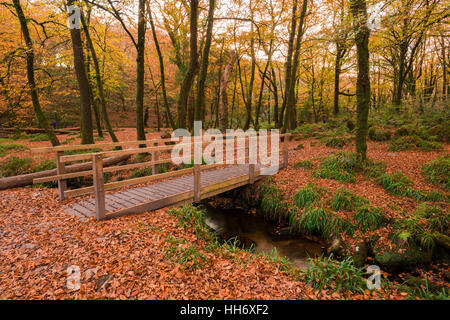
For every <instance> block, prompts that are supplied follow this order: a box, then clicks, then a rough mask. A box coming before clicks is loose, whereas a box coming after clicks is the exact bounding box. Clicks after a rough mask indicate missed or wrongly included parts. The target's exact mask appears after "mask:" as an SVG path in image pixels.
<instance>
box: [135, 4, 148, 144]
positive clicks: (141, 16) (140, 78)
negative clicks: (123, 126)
mask: <svg viewBox="0 0 450 320" xmlns="http://www.w3.org/2000/svg"><path fill="white" fill-rule="evenodd" d="M145 4H146V2H145V0H139V7H138V34H137V46H136V49H137V58H136V131H137V139H138V140H145V126H144V80H145V79H144V76H145V65H144V64H145V60H144V59H145V29H146V28H145V22H146V21H145Z"/></svg>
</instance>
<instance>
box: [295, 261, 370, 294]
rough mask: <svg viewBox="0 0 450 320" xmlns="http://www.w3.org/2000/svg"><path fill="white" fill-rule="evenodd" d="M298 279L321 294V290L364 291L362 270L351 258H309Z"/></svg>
mask: <svg viewBox="0 0 450 320" xmlns="http://www.w3.org/2000/svg"><path fill="white" fill-rule="evenodd" d="M300 280H302V281H304V282H306V283H308V284H309V285H310V286H312V287H313V288H314V289H316V290H317V291H319V293H320V294H322V290H324V289H331V290H332V291H333V292H336V291H337V292H344V291H351V292H364V289H365V287H366V286H365V281H364V271H363V269H359V268H357V267H355V266H354V265H353V262H352V260H351V258H350V257H349V258H347V259H345V260H343V261H337V260H334V259H333V256H332V255H331V256H330V257H318V258H315V259H309V266H308V268H307V270H306V271H304V272H303V273H302V275H301V276H300Z"/></svg>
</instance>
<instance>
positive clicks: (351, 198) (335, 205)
mask: <svg viewBox="0 0 450 320" xmlns="http://www.w3.org/2000/svg"><path fill="white" fill-rule="evenodd" d="M368 203H369V201H368V200H367V199H365V198H362V197H359V196H357V195H356V194H354V193H353V192H351V191H350V190H348V189H345V188H339V189H338V190H337V192H336V193H335V194H334V196H333V198H332V199H331V201H330V206H331V208H332V209H334V210H336V211H341V210H345V211H352V210H354V209H355V208H357V207H359V206H361V205H365V204H368Z"/></svg>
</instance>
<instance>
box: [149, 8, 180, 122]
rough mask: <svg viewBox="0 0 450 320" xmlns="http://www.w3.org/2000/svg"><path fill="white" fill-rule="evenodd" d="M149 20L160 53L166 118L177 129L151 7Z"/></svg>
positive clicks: (157, 50)
mask: <svg viewBox="0 0 450 320" xmlns="http://www.w3.org/2000/svg"><path fill="white" fill-rule="evenodd" d="M148 15H149V20H150V26H151V28H152V35H153V41H154V42H155V48H156V52H157V53H158V59H159V70H160V75H161V90H162V94H163V102H164V108H165V109H166V117H167V120H168V122H169V123H170V126H171V127H172V129H175V122H174V121H173V117H172V113H171V112H170V108H169V101H168V100H167V91H166V75H165V72H164V60H163V56H162V53H161V48H160V47H159V41H158V37H157V36H156V29H155V24H154V23H153V17H152V12H151V11H150V6H149V14H148Z"/></svg>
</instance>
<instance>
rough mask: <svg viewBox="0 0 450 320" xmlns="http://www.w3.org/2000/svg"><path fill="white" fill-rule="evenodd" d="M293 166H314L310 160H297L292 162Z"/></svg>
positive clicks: (309, 167) (307, 167)
mask: <svg viewBox="0 0 450 320" xmlns="http://www.w3.org/2000/svg"><path fill="white" fill-rule="evenodd" d="M294 168H295V169H299V168H303V169H312V168H314V164H313V163H312V161H311V160H303V161H297V162H296V163H294Z"/></svg>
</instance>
